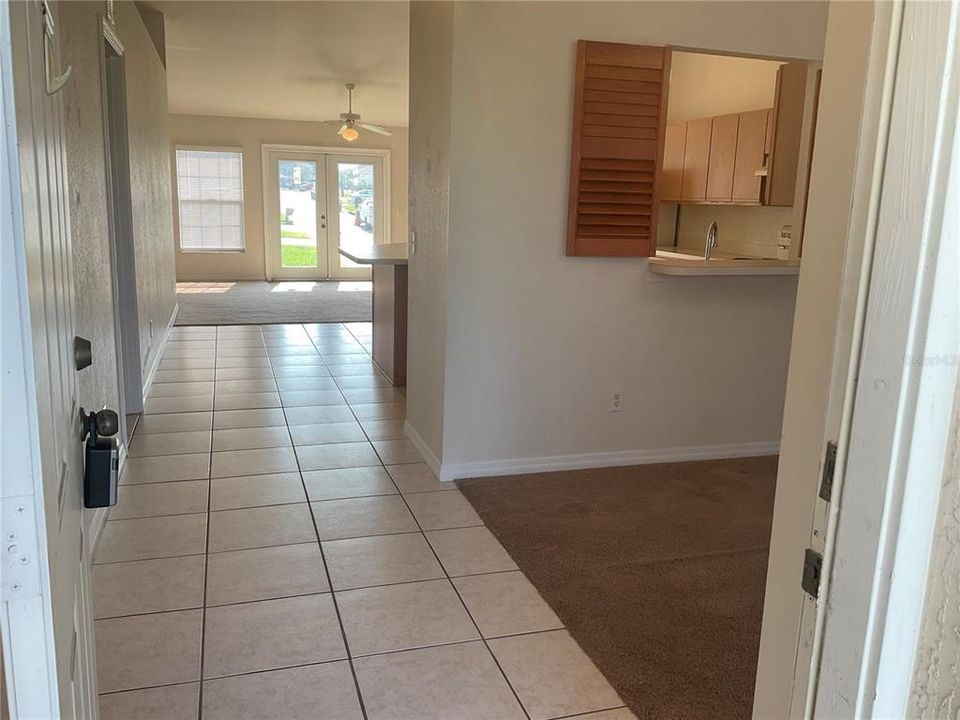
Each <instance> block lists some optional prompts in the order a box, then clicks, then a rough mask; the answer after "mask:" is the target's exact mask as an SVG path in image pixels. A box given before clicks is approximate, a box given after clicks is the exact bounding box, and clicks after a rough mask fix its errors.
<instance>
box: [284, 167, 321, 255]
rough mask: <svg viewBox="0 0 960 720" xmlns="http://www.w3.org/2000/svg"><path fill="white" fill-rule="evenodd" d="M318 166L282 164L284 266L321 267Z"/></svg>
mask: <svg viewBox="0 0 960 720" xmlns="http://www.w3.org/2000/svg"><path fill="white" fill-rule="evenodd" d="M318 190H319V188H318V187H317V163H316V162H314V161H312V160H281V161H280V218H279V222H280V266H281V267H284V268H315V267H317V192H318Z"/></svg>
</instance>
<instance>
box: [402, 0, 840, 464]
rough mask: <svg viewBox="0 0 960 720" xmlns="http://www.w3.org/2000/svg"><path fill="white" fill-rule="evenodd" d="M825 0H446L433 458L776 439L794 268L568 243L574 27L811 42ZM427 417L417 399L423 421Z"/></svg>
mask: <svg viewBox="0 0 960 720" xmlns="http://www.w3.org/2000/svg"><path fill="white" fill-rule="evenodd" d="M825 10H826V8H825V6H824V5H823V4H821V3H789V4H784V3H779V2H770V3H720V2H709V3H656V2H654V3H592V2H591V3H584V2H571V3H486V2H476V3H463V4H459V5H457V7H456V15H455V19H454V29H453V38H454V45H453V47H454V50H453V55H454V70H453V77H454V80H453V97H452V108H453V124H452V142H451V148H452V150H451V182H450V227H449V233H450V235H449V237H450V240H449V248H448V260H447V290H446V307H447V317H446V338H445V346H446V363H445V387H444V408H445V409H444V413H443V418H442V421H441V422H442V425H443V447H442V460H443V464H444V466H445V467H447V468H448V469H449V470H450V471H457V470H461V471H463V472H465V473H466V474H475V473H477V472H483V471H491V470H494V469H496V467H498V463H501V462H503V461H516V462H514V463H513V465H512V466H513V467H516V466H517V465H518V464H519V465H522V464H523V463H524V462H526V463H532V464H534V465H536V464H537V463H538V462H542V461H543V459H544V458H552V459H553V461H556V458H557V456H569V455H577V456H587V457H586V458H583V457H580V458H579V461H585V462H588V463H589V462H598V463H608V464H609V463H610V462H614V461H625V462H626V461H637V460H640V459H643V458H645V457H659V456H660V455H662V453H663V451H664V450H665V449H672V448H681V449H683V450H682V451H681V452H687V453H696V452H703V451H704V448H705V447H713V446H718V445H723V446H734V447H737V448H740V449H741V450H743V451H746V450H749V449H750V448H754V449H757V448H767V449H769V448H771V447H775V444H776V443H777V441H778V440H779V436H780V423H781V413H782V403H783V392H784V388H785V385H786V367H787V358H788V353H789V344H790V329H791V326H792V317H793V301H794V295H795V291H796V280H795V278H790V277H772V278H771V277H748V278H736V279H730V278H696V279H691V278H666V277H661V276H655V275H652V274H650V273H649V272H648V270H647V267H646V260H643V259H589V258H576V259H574V258H567V257H565V256H564V252H563V241H564V232H565V222H566V198H567V179H568V173H569V152H570V133H571V113H572V96H573V66H574V53H575V42H576V40H577V39H578V38H588V39H594V40H608V41H618V42H632V43H651V44H670V45H678V46H684V47H687V48H702V49H711V50H721V51H729V52H742V53H751V54H761V55H763V54H767V55H771V56H779V57H784V56H785V57H795V58H798V59H811V60H817V59H819V58H820V55H821V52H822V46H823V33H824V24H825V19H826V13H825ZM412 50H413V48H412ZM520 69H522V72H521V71H519V70H520ZM415 202H416V200H415ZM414 284H415V285H416V281H415V282H414ZM412 292H415V290H412ZM412 312H413V311H412V309H411V314H412ZM411 347H412V355H411V359H410V362H411V365H412V364H413V363H414V362H417V361H419V360H420V358H419V357H418V355H417V350H416V349H415V346H414V344H413V343H411ZM613 391H622V392H623V394H624V404H625V409H624V411H623V412H621V413H614V414H611V413H610V412H608V405H609V402H610V395H611V393H612V392H613ZM410 394H411V395H413V394H414V389H413V388H411V393H410ZM429 420H430V421H436V417H434V418H430V419H429ZM427 421H428V418H424V417H421V418H411V424H412V425H413V426H414V429H415V430H419V426H421V425H423V424H424V423H426V422H427ZM431 449H432V450H433V451H434V452H437V453H438V451H439V448H438V447H437V446H435V445H432V446H431ZM671 452H672V451H671ZM438 454H439V453H438ZM597 454H600V455H599V456H598V455H597ZM561 461H562V459H561ZM483 463H488V465H486V466H484V465H483ZM478 464H479V465H478ZM457 466H461V467H460V468H457Z"/></svg>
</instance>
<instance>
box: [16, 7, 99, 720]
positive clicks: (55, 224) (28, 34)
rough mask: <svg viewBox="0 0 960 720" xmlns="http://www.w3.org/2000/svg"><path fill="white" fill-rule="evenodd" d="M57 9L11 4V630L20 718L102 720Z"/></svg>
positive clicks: (17, 706)
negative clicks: (98, 719)
mask: <svg viewBox="0 0 960 720" xmlns="http://www.w3.org/2000/svg"><path fill="white" fill-rule="evenodd" d="M54 10H55V6H54V5H53V4H52V3H51V5H50V7H48V6H47V4H46V3H43V2H37V1H36V0H28V2H13V3H4V4H2V5H0V55H2V57H0V68H2V78H0V87H2V96H3V99H4V106H3V111H2V112H3V120H4V128H5V134H4V136H3V137H2V138H0V144H2V145H3V148H2V152H0V171H2V172H3V173H4V177H5V178H10V179H12V180H13V182H11V183H9V184H8V183H6V182H3V183H0V187H2V190H0V206H2V207H3V208H4V212H3V213H2V217H0V229H2V234H3V244H2V262H0V277H2V280H0V287H2V293H3V309H4V312H3V320H2V341H0V347H2V348H3V373H2V377H3V384H2V402H3V408H4V412H5V413H6V418H7V420H9V422H4V426H3V427H4V439H3V443H2V453H0V456H2V481H0V488H2V501H0V509H2V524H3V535H4V552H3V553H2V609H0V626H2V633H3V653H4V661H5V662H4V666H5V667H4V671H5V679H6V688H7V690H8V693H9V702H10V710H11V712H10V715H11V717H13V718H49V717H56V718H86V717H96V716H97V709H96V700H97V696H96V672H95V663H94V659H93V655H94V651H93V627H92V621H91V615H92V612H91V607H90V589H89V570H90V562H91V554H92V546H93V542H94V540H93V538H92V537H91V536H90V535H91V534H92V533H93V528H94V527H95V526H96V525H95V523H94V522H92V519H93V517H94V516H92V515H90V514H89V511H85V510H84V507H83V467H82V460H81V452H82V446H81V442H80V435H79V423H78V420H77V418H78V406H77V377H76V370H75V369H74V359H73V342H74V315H75V304H74V284H73V260H72V247H71V243H70V217H69V210H68V206H69V200H68V198H69V191H68V188H67V168H66V148H65V140H64V132H63V128H64V124H65V122H64V108H63V97H62V93H60V92H59V87H61V86H62V82H63V80H64V76H63V74H62V73H61V72H60V66H59V61H58V58H59V57H60V53H59V48H58V45H59V42H58V38H57V37H56V35H54V34H53V28H54V27H56V24H51V21H52V20H53V18H52V17H50V18H47V17H46V15H45V14H46V13H48V12H49V13H52V12H53V11H54ZM45 45H49V47H48V48H45ZM45 59H46V62H45ZM45 65H46V67H45ZM70 81H71V82H76V78H73V79H72V80H70ZM5 709H6V708H5ZM4 715H6V713H4Z"/></svg>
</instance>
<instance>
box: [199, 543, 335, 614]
mask: <svg viewBox="0 0 960 720" xmlns="http://www.w3.org/2000/svg"><path fill="white" fill-rule="evenodd" d="M329 590H330V586H329V584H328V583H327V574H326V572H325V570H324V565H323V558H322V556H321V554H320V546H319V545H318V544H317V543H315V542H314V543H304V544H302V545H280V546H277V547H269V548H255V549H253V550H233V551H230V552H222V553H211V554H210V555H209V556H208V567H207V605H208V606H209V605H227V604H231V603H241V602H253V601H255V600H269V599H270V598H277V597H289V596H293V595H312V594H315V593H323V592H328V591H329Z"/></svg>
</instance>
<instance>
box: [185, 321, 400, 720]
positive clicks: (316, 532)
mask: <svg viewBox="0 0 960 720" xmlns="http://www.w3.org/2000/svg"><path fill="white" fill-rule="evenodd" d="M300 327H301V328H302V327H303V325H302V324H301V325H300ZM304 331H306V328H304ZM307 336H308V337H310V335H309V333H308V334H307ZM310 341H311V343H312V342H313V338H312V337H310ZM321 362H322V360H321ZM341 395H342V394H341ZM344 400H346V398H344ZM283 415H284V418H286V415H287V410H286V408H283ZM287 432H288V433H289V434H290V442H291V443H292V442H293V432H292V431H291V430H290V423H289V422H288V423H287ZM293 456H294V459H295V460H296V463H297V468H298V470H299V474H300V483H301V484H302V485H303V493H304V495H305V496H306V497H307V498H308V500H309V497H310V496H309V493H308V492H307V483H306V481H305V480H304V479H303V470H301V469H300V457H299V456H298V455H297V453H296V452H294V454H293ZM388 474H389V473H388ZM307 510H308V512H309V513H310V521H311V523H313V533H314V536H315V537H316V538H317V547H319V549H320V559H321V561H322V562H323V571H324V573H325V575H326V577H327V585H328V586H329V587H330V600H331V602H332V603H333V611H334V613H336V616H337V624H338V625H339V627H340V639H341V640H342V641H343V649H344V652H345V653H346V654H347V663H348V665H349V667H350V675H351V676H352V677H353V688H354V691H355V692H356V693H357V702H358V703H359V704H360V713H361V714H362V715H363V718H364V720H367V718H368V716H367V708H366V705H365V704H364V702H363V693H362V691H361V690H360V679H359V678H358V677H357V669H356V667H355V666H354V664H353V655H352V653H351V652H350V641H349V640H348V639H347V631H346V628H345V627H344V625H343V615H342V614H341V612H340V603H338V602H337V594H336V593H335V592H333V579H332V578H331V577H330V568H329V566H328V565H327V558H326V554H325V553H324V551H323V543H322V542H321V541H320V528H319V527H318V526H317V518H316V516H315V515H314V514H313V506H312V505H311V504H310V503H309V502H308V503H307ZM198 720H202V718H201V719H198Z"/></svg>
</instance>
